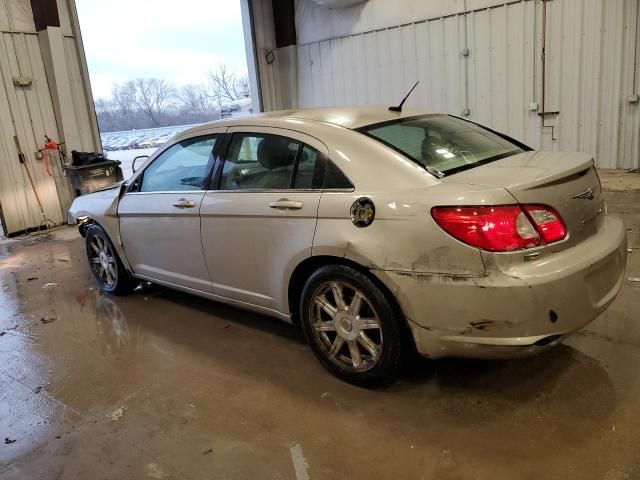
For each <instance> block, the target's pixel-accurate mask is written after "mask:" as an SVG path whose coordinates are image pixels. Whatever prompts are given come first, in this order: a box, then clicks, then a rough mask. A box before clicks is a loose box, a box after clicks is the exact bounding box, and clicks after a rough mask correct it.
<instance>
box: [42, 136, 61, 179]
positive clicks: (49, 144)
mask: <svg viewBox="0 0 640 480" xmlns="http://www.w3.org/2000/svg"><path fill="white" fill-rule="evenodd" d="M46 139H47V141H46V142H45V144H44V152H43V158H44V169H45V170H46V172H47V175H49V176H50V177H53V169H52V168H51V161H50V157H49V155H50V154H49V152H50V151H51V152H57V151H59V149H58V144H57V143H56V141H55V140H52V139H50V138H49V137H46Z"/></svg>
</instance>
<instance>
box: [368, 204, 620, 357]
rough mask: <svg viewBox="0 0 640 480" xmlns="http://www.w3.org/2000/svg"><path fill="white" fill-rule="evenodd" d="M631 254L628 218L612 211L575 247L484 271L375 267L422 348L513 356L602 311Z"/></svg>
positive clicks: (541, 346)
mask: <svg viewBox="0 0 640 480" xmlns="http://www.w3.org/2000/svg"><path fill="white" fill-rule="evenodd" d="M626 255H627V243H626V231H625V229H624V226H623V224H622V221H621V220H620V219H619V218H617V217H615V216H608V217H606V219H605V221H604V224H603V226H602V228H601V229H600V231H599V232H598V233H597V234H596V235H594V236H593V237H591V238H590V239H588V240H586V241H584V242H582V243H580V244H579V245H577V246H575V247H572V248H570V249H567V250H565V251H562V252H559V253H555V254H552V255H550V256H548V257H545V258H544V259H543V260H541V261H537V262H531V263H523V264H522V265H520V266H518V267H514V268H512V269H509V270H505V271H500V270H499V269H498V268H496V267H494V268H493V271H490V270H489V272H490V273H488V274H487V275H486V276H483V277H468V276H467V277H454V276H443V275H429V274H414V273H408V272H390V271H374V273H376V275H378V277H379V278H380V279H381V280H382V281H383V282H385V283H386V284H387V286H388V287H389V288H390V289H391V290H392V292H394V293H395V295H396V298H397V299H398V301H399V303H400V305H401V307H402V309H403V311H404V313H405V315H406V317H407V318H408V319H409V326H410V327H411V330H412V333H413V336H414V339H415V343H416V346H417V348H418V351H419V352H420V353H422V354H423V355H425V356H428V357H431V358H440V357H447V356H461V357H478V358H511V357H518V356H526V355H532V354H535V353H538V352H540V351H543V350H545V349H547V348H550V347H552V346H553V345H555V344H557V343H558V342H560V341H561V340H562V338H563V337H564V336H566V335H568V334H570V333H572V332H575V331H576V330H579V329H581V328H583V327H584V326H585V325H587V324H588V323H590V322H591V321H593V320H594V319H595V318H596V317H597V316H598V315H599V314H600V313H602V312H603V311H604V310H605V309H606V308H607V307H608V306H609V305H610V304H611V302H612V301H613V300H614V299H615V297H616V296H617V294H618V292H619V291H620V288H621V286H622V283H623V280H624V274H625V268H626Z"/></svg>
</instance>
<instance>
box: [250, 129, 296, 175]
mask: <svg viewBox="0 0 640 480" xmlns="http://www.w3.org/2000/svg"><path fill="white" fill-rule="evenodd" d="M294 161H295V154H292V152H290V151H289V142H288V141H287V140H285V139H284V138H279V137H264V138H263V139H262V141H260V143H259V144H258V162H259V163H260V165H262V166H263V167H264V168H266V169H267V170H273V169H274V168H280V167H288V166H289V165H292V164H293V162H294Z"/></svg>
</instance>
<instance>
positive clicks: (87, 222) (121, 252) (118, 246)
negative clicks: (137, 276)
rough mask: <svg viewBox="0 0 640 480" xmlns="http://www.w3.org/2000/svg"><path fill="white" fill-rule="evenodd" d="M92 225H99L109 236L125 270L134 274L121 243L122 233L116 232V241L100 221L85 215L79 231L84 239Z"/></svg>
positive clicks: (79, 223) (79, 224)
mask: <svg viewBox="0 0 640 480" xmlns="http://www.w3.org/2000/svg"><path fill="white" fill-rule="evenodd" d="M92 225H97V226H98V227H100V228H101V229H102V230H103V231H104V233H105V234H106V235H107V237H109V240H110V241H111V243H112V244H113V246H114V248H115V249H116V253H117V254H118V257H119V258H120V261H121V262H122V265H123V266H124V268H125V269H126V270H127V271H128V272H129V273H130V274H134V272H133V269H132V268H131V265H129V260H128V259H127V255H126V253H125V251H124V247H123V246H122V243H121V241H120V231H119V230H117V231H116V232H115V235H116V237H117V238H116V239H115V241H114V238H113V235H112V234H111V233H110V232H109V229H108V228H105V226H104V225H103V224H102V223H100V222H99V221H98V220H96V219H95V218H94V217H92V216H90V215H85V216H84V218H83V220H82V221H81V222H80V221H78V230H79V231H80V235H82V237H83V238H85V237H86V235H87V229H88V228H89V227H91V226H92Z"/></svg>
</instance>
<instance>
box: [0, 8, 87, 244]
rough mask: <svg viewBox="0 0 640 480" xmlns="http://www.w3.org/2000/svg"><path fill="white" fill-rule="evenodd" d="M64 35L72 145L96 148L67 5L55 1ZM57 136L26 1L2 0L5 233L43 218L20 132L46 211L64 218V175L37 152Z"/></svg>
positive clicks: (0, 193) (67, 194) (0, 150)
mask: <svg viewBox="0 0 640 480" xmlns="http://www.w3.org/2000/svg"><path fill="white" fill-rule="evenodd" d="M58 4H59V8H60V20H61V29H62V33H63V35H64V40H63V41H64V49H65V58H66V62H67V65H66V69H65V70H66V72H67V74H68V78H69V82H70V83H71V90H72V92H73V104H74V108H73V110H74V112H75V120H76V124H77V125H78V128H77V130H78V133H76V135H75V136H74V140H73V141H72V142H71V144H69V145H67V147H68V151H70V150H71V149H77V150H89V151H92V150H94V149H95V148H96V142H95V137H94V133H93V131H92V125H95V121H94V122H93V124H92V122H91V119H90V116H91V108H92V107H91V105H90V102H91V99H90V98H89V99H88V100H87V96H86V94H85V92H84V90H83V86H82V81H83V80H82V75H81V68H82V67H81V64H80V60H79V55H78V44H77V39H76V38H75V36H74V35H73V29H72V24H71V22H70V15H69V12H70V10H69V8H70V4H69V3H68V2H67V1H66V0H59V2H58ZM18 76H26V77H30V78H32V80H33V83H32V85H31V86H28V87H19V86H15V85H14V83H13V78H14V77H18ZM45 134H46V135H48V136H49V137H51V138H54V139H56V140H58V141H59V140H60V131H59V128H58V125H57V122H56V116H55V113H54V101H53V98H52V92H51V90H50V85H49V82H48V79H47V74H46V72H45V65H44V61H43V54H42V51H41V45H40V43H39V39H38V34H37V33H36V31H35V26H34V23H33V16H32V12H31V5H30V1H29V0H0V208H2V214H3V218H4V223H5V227H6V230H7V232H6V233H13V232H17V231H21V230H25V229H28V228H33V227H37V226H38V225H39V224H40V222H41V220H42V218H41V215H40V211H39V209H38V205H37V202H36V199H35V196H34V193H33V191H32V189H31V186H30V184H29V180H28V178H27V176H26V174H25V170H24V168H23V166H22V165H21V164H20V163H19V161H18V154H17V150H16V147H15V144H14V136H18V138H19V140H20V143H21V146H22V150H23V152H24V154H25V156H26V161H27V166H28V167H29V170H30V171H31V173H32V175H33V177H34V181H35V183H36V188H37V190H38V193H39V196H40V198H41V200H42V203H43V205H44V210H45V213H46V215H47V217H49V218H50V219H51V220H53V221H54V222H55V223H56V224H62V223H64V222H65V221H66V210H67V208H68V207H69V204H70V202H71V199H72V192H71V190H70V187H69V184H68V181H67V178H66V177H65V176H64V172H63V171H62V169H61V167H60V165H59V163H58V161H57V158H56V157H54V156H52V157H51V160H52V167H53V177H50V176H49V175H47V173H46V171H45V167H44V163H43V161H42V160H37V159H36V151H37V150H39V149H42V148H43V146H44V142H45V138H44V135H45Z"/></svg>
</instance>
